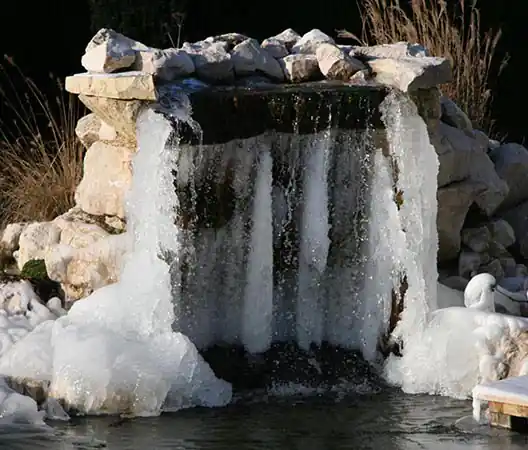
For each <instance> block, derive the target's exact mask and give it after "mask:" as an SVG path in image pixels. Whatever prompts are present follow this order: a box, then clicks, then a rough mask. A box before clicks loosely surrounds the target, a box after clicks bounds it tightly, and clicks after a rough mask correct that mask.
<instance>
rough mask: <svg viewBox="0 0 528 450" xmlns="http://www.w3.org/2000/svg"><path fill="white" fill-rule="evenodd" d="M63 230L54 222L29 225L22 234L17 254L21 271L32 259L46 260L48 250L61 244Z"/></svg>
mask: <svg viewBox="0 0 528 450" xmlns="http://www.w3.org/2000/svg"><path fill="white" fill-rule="evenodd" d="M60 234H61V229H60V227H59V226H58V225H57V224H55V223H53V222H34V223H30V224H28V226H27V227H26V228H25V229H24V231H23V232H22V233H21V234H20V239H19V241H18V247H19V248H18V251H17V252H15V255H14V256H15V258H16V261H17V266H18V268H19V269H20V270H22V268H23V267H24V264H26V263H27V262H28V261H30V260H32V259H44V257H45V255H46V252H47V251H48V249H49V248H50V247H51V246H53V245H56V244H58V243H59V241H60Z"/></svg>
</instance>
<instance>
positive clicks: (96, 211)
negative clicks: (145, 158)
mask: <svg viewBox="0 0 528 450" xmlns="http://www.w3.org/2000/svg"><path fill="white" fill-rule="evenodd" d="M133 154H134V153H133V151H131V150H130V149H129V148H127V147H123V146H117V145H112V144H110V143H106V142H102V141H100V142H95V143H94V144H93V145H92V146H91V147H90V148H89V149H88V151H87V152H86V156H85V157H84V174H83V178H82V180H81V182H80V183H79V186H78V187H77V190H76V192H75V201H76V204H77V205H78V206H79V207H80V208H81V209H82V210H83V211H86V212H87V213H89V214H93V215H97V216H102V215H108V216H117V217H120V218H124V217H125V209H124V197H125V194H126V192H127V191H128V189H129V186H130V183H131V181H132V157H133Z"/></svg>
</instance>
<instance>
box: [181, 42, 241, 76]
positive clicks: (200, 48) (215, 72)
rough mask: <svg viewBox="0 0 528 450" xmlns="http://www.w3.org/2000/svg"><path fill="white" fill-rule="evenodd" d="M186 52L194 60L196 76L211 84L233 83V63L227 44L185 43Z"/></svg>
mask: <svg viewBox="0 0 528 450" xmlns="http://www.w3.org/2000/svg"><path fill="white" fill-rule="evenodd" d="M182 48H183V50H185V51H186V52H187V53H188V54H189V55H190V56H191V58H192V60H193V62H194V67H195V70H196V74H197V75H198V77H199V78H201V79H203V80H204V81H207V82H211V83H231V82H233V80H234V77H235V73H234V70H233V61H232V59H231V55H230V54H229V53H228V52H227V48H228V45H227V43H225V42H212V43H211V42H205V41H202V42H198V43H195V44H189V43H185V44H184V45H183V47H182Z"/></svg>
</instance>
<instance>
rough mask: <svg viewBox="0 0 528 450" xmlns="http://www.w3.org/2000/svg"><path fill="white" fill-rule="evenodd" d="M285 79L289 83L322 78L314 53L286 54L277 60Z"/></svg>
mask: <svg viewBox="0 0 528 450" xmlns="http://www.w3.org/2000/svg"><path fill="white" fill-rule="evenodd" d="M279 63H280V65H281V67H282V70H283V71H284V75H285V76H286V79H287V80H288V81H290V82H291V83H301V82H303V81H314V80H320V79H321V78H323V74H322V73H321V71H320V70H319V62H318V61H317V57H316V56H315V55H304V54H298V55H288V56H286V57H284V58H282V59H280V60H279Z"/></svg>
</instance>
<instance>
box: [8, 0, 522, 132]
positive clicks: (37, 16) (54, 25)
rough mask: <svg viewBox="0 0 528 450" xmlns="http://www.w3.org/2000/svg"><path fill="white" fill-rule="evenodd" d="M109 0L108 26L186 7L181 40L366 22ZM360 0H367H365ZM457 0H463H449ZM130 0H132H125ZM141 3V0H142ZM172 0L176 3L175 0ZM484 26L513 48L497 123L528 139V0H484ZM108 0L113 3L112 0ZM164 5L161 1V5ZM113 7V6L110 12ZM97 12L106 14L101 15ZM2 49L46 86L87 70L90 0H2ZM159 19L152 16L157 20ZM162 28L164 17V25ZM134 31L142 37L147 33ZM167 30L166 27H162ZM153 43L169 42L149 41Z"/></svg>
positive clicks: (223, 1) (208, 3)
mask: <svg viewBox="0 0 528 450" xmlns="http://www.w3.org/2000/svg"><path fill="white" fill-rule="evenodd" d="M95 1H98V2H99V4H101V5H103V6H104V11H105V14H107V15H106V17H105V18H103V20H105V21H106V20H107V21H108V22H110V23H108V26H110V27H112V26H114V25H113V23H112V22H119V21H121V23H122V19H123V17H124V15H126V20H127V21H128V23H131V24H132V25H131V28H134V21H135V22H136V23H140V22H138V21H141V20H144V21H147V22H149V23H151V24H152V22H157V21H152V20H150V19H149V18H150V16H151V15H153V16H156V14H157V15H158V16H159V11H160V10H161V11H164V10H163V8H165V9H167V10H168V9H175V8H176V9H177V10H180V11H183V12H185V13H186V18H185V22H184V26H183V30H182V40H188V41H195V40H199V39H203V38H205V37H207V36H210V35H215V34H220V33H225V32H233V31H236V32H240V33H243V34H247V35H249V36H251V37H255V38H257V39H263V38H266V37H269V36H271V35H274V34H276V33H278V32H280V31H282V30H283V29H285V28H288V27H291V28H293V29H295V30H296V31H297V32H298V33H301V34H302V33H304V32H306V31H309V30H310V29H312V28H320V29H321V30H322V31H324V32H326V33H328V34H330V35H331V36H334V37H335V30H336V29H342V28H346V29H348V30H350V31H353V32H355V33H359V32H360V30H361V21H360V19H359V14H358V8H357V4H356V1H355V0H324V1H322V2H315V1H313V2H307V1H302V2H301V1H287V0H282V1H278V0H268V1H262V0H260V1H249V0H143V1H142V0H133V1H132V0H129V1H128V4H129V5H132V4H133V3H135V4H136V6H131V7H130V8H129V9H128V10H126V11H123V9H122V8H119V7H118V6H116V5H118V4H119V2H120V3H121V4H123V0H95ZM358 1H361V0H358ZM448 1H453V2H456V1H458V0H448ZM125 3H127V2H125ZM139 3H141V5H140V6H137V5H138V4H139ZM169 4H170V5H169ZM478 4H479V5H480V7H479V9H480V11H481V18H482V22H483V25H484V28H487V27H494V28H502V30H503V37H502V39H501V41H500V44H499V57H500V56H501V55H503V54H504V53H506V52H507V53H509V54H510V56H511V59H510V63H509V65H508V67H507V68H506V70H505V71H504V72H503V75H502V76H501V77H500V79H499V80H496V79H492V80H491V83H492V87H493V89H494V94H495V102H494V106H493V113H494V117H495V119H496V120H497V131H499V132H500V133H501V134H507V135H508V139H509V140H516V141H522V140H524V139H525V137H528V124H527V119H526V117H525V116H526V112H525V111H526V107H527V105H528V88H527V83H526V70H527V69H526V67H525V59H526V56H528V55H527V53H528V52H527V48H528V47H527V44H528V33H527V32H526V27H527V25H526V24H527V23H528V1H527V0H502V1H501V0H479V3H478ZM107 6H108V7H107ZM160 8H161V9H160ZM106 11H108V12H106ZM162 15H163V16H164V17H166V22H167V26H168V27H169V29H171V35H172V36H173V37H174V38H175V36H176V35H177V28H176V27H175V24H174V19H173V18H172V17H171V14H170V12H169V11H167V12H166V13H165V12H162ZM97 20H99V21H101V18H98V19H97ZM0 21H1V23H0V51H1V53H2V54H7V55H9V56H11V57H13V58H14V60H15V62H16V63H17V65H18V66H19V67H20V68H21V70H22V71H23V73H24V74H25V75H27V76H29V77H31V78H32V79H33V80H34V81H35V82H36V83H37V84H38V86H39V87H40V88H41V89H42V90H43V91H45V92H47V91H48V90H49V91H50V92H51V91H53V83H54V82H53V81H52V80H51V79H50V77H49V75H50V73H53V74H54V75H55V76H57V77H60V78H64V77H65V76H67V75H69V74H73V73H76V72H81V71H84V70H83V68H82V67H81V65H80V59H81V56H82V54H83V51H84V47H85V46H86V44H87V43H88V41H89V40H90V38H91V37H92V35H93V32H94V29H93V26H92V23H91V22H92V21H91V13H90V8H89V5H88V0H70V1H66V0H28V1H24V0H9V1H8V0H3V1H2V4H1V8H0ZM156 25H157V24H156V23H154V24H152V26H153V27H156ZM159 28H160V29H161V25H160V26H159ZM117 31H124V32H125V34H129V35H130V37H133V38H137V39H138V40H142V39H143V38H144V36H141V35H132V34H131V33H127V30H117ZM159 35H161V36H163V35H164V33H162V32H160V33H159ZM144 43H145V44H147V45H153V46H156V45H162V44H167V43H166V42H165V43H163V42H152V41H145V42H144Z"/></svg>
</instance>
